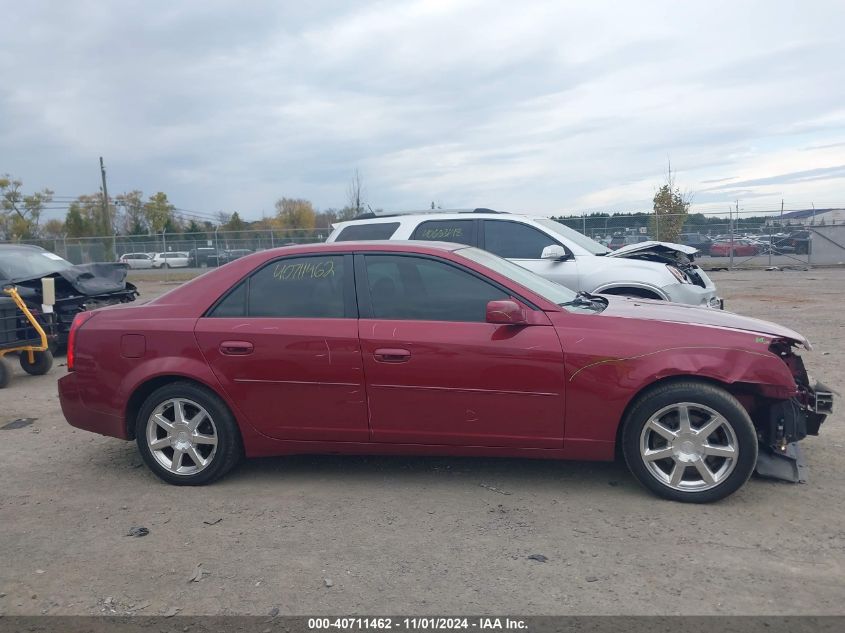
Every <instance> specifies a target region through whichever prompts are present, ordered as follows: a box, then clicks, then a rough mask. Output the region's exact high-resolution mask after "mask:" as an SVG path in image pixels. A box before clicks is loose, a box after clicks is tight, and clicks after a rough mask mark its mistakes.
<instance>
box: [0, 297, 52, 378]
mask: <svg viewBox="0 0 845 633" xmlns="http://www.w3.org/2000/svg"><path fill="white" fill-rule="evenodd" d="M3 293H5V294H7V295H9V297H11V301H10V300H9V299H6V298H5V297H2V296H0V389H2V388H3V387H5V386H6V385H8V384H9V381H10V380H11V379H12V368H11V367H10V365H9V361H8V360H7V359H6V355H7V354H18V356H19V359H20V363H21V367H22V368H23V370H24V371H25V372H26V373H28V374H31V375H33V376H39V375H41V374H46V373H47V372H48V371H50V368H51V367H52V366H53V354H51V353H50V350H49V349H48V346H47V333H46V332H44V328H43V327H41V324H40V323H38V320H37V319H36V318H35V316H34V315H33V314H32V312H30V310H29V308H28V307H27V306H26V304H25V303H24V301H23V299H21V296H20V295H19V294H18V291H17V290H16V289H15V287H14V286H11V287H7V288H3ZM21 315H23V317H24V318H23V319H21V318H20V316H21Z"/></svg>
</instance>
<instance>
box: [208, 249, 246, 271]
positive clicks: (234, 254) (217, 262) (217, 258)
mask: <svg viewBox="0 0 845 633" xmlns="http://www.w3.org/2000/svg"><path fill="white" fill-rule="evenodd" d="M252 253H253V251H251V250H249V249H248V248H236V249H232V250H225V251H220V253H219V254H217V253H212V254H211V255H209V256H208V259H207V262H208V266H209V267H211V266H222V265H223V264H228V263H229V262H233V261H235V260H236V259H240V258H241V257H243V256H244V255H251V254H252Z"/></svg>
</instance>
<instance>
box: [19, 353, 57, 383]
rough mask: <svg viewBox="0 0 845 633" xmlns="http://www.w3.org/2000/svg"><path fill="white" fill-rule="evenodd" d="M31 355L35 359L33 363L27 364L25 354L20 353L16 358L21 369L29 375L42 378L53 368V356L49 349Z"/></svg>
mask: <svg viewBox="0 0 845 633" xmlns="http://www.w3.org/2000/svg"><path fill="white" fill-rule="evenodd" d="M32 355H33V356H34V357H35V362H34V363H30V362H29V354H28V353H27V352H21V353H20V354H19V356H18V358H19V360H20V363H21V369H23V370H24V371H25V372H26V373H28V374H29V375H31V376H43V375H44V374H46V373H47V372H48V371H50V369H51V368H52V367H53V354H52V352H50V350H49V349H48V350H45V351H43V352H33V353H32Z"/></svg>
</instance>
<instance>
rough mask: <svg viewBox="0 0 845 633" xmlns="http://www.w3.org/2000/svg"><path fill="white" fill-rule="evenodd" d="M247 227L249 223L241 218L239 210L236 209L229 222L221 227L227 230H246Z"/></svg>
mask: <svg viewBox="0 0 845 633" xmlns="http://www.w3.org/2000/svg"><path fill="white" fill-rule="evenodd" d="M247 227H248V225H247V223H246V222H244V221H243V220H241V216H240V215H238V212H237V211H235V212H234V213H233V214H232V216H231V217H230V218H229V220H228V222H226V223H225V224H224V225H223V226H222V227H221V228H223V229H225V230H226V231H246V229H247Z"/></svg>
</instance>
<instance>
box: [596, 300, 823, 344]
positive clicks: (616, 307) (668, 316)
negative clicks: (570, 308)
mask: <svg viewBox="0 0 845 633" xmlns="http://www.w3.org/2000/svg"><path fill="white" fill-rule="evenodd" d="M603 296H604V297H605V299H607V300H608V306H607V308H606V309H605V310H604V311H603V312H602V315H606V316H612V317H620V318H631V319H647V320H652V321H667V322H670V323H687V324H690V325H701V326H707V327H714V328H721V329H729V330H739V331H743V332H751V333H754V334H759V335H762V336H767V337H772V338H783V339H788V340H790V341H792V342H794V343H796V344H798V345H801V346H803V347H805V348H806V349H810V342H809V341H808V340H807V339H806V338H805V337H804V336H803V335H802V334H799V333H798V332H796V331H795V330H790V329H789V328H787V327H783V326H782V325H778V324H777V323H771V322H770V321H763V320H762V319H754V318H752V317H746V316H742V315H740V314H735V313H733V312H726V311H724V310H716V309H714V308H699V307H697V306H691V305H686V304H682V303H670V302H668V301H657V300H652V299H635V298H629V297H621V296H618V295H603Z"/></svg>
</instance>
